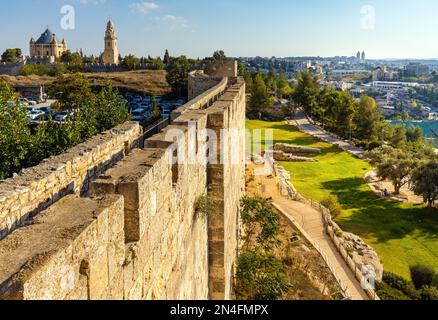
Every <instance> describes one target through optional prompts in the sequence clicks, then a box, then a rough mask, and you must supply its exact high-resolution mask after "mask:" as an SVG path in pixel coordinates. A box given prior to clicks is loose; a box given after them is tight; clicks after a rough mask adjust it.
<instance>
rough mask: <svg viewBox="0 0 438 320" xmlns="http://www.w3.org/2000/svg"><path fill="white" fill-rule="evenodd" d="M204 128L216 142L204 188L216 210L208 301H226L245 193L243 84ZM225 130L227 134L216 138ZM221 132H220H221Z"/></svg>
mask: <svg viewBox="0 0 438 320" xmlns="http://www.w3.org/2000/svg"><path fill="white" fill-rule="evenodd" d="M209 112H210V114H209V119H208V127H209V128H210V129H213V130H214V131H215V132H216V134H217V136H219V137H221V138H220V140H221V141H220V143H219V148H218V149H219V150H218V154H220V155H222V156H223V159H222V160H221V161H220V163H219V164H214V163H209V165H208V188H209V193H210V194H211V196H212V197H213V198H214V200H216V203H217V204H218V206H219V208H220V214H218V215H216V216H212V217H210V219H209V234H210V239H209V255H210V259H209V261H210V282H209V287H210V298H211V299H215V300H221V299H230V298H232V295H233V292H232V289H233V285H232V281H233V277H234V271H235V270H234V263H235V259H236V257H237V248H238V240H239V233H238V230H239V229H240V228H239V223H240V216H239V208H240V199H241V197H242V196H243V195H244V192H245V190H244V189H245V157H244V155H245V83H244V82H243V80H238V82H237V84H236V85H234V86H232V87H230V88H229V89H228V90H227V92H226V93H225V94H224V95H223V96H222V97H221V98H220V100H219V101H218V102H217V103H215V104H214V105H213V107H212V108H211V109H210V110H209ZM223 129H226V130H227V131H226V132H227V134H225V135H223V134H222V136H221V135H220V132H221V130H223ZM222 132H223V131H222Z"/></svg>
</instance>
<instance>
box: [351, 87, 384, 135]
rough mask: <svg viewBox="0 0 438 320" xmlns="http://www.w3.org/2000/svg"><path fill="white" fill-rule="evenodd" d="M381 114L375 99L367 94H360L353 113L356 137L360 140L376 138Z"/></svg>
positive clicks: (381, 118) (381, 119)
mask: <svg viewBox="0 0 438 320" xmlns="http://www.w3.org/2000/svg"><path fill="white" fill-rule="evenodd" d="M382 121H383V117H382V114H381V113H380V110H379V108H378V107H377V104H376V101H375V100H374V99H373V98H371V97H369V96H366V95H365V96H362V97H361V99H360V102H359V105H358V111H357V113H356V115H355V123H356V132H355V135H356V138H358V139H360V140H371V141H373V140H378V135H379V128H380V123H381V122H382Z"/></svg>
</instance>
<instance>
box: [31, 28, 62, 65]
mask: <svg viewBox="0 0 438 320" xmlns="http://www.w3.org/2000/svg"><path fill="white" fill-rule="evenodd" d="M29 47H30V49H29V52H30V58H31V59H36V60H37V59H42V60H44V61H49V62H52V63H53V62H55V59H56V58H59V57H61V55H62V54H63V53H64V52H65V51H67V50H68V48H67V42H66V41H65V39H63V40H62V42H61V41H59V40H58V39H57V38H56V35H55V34H54V33H53V32H52V31H50V29H48V28H47V29H46V31H44V33H42V34H41V36H40V37H39V38H38V40H37V41H35V39H34V38H31V39H30V46H29Z"/></svg>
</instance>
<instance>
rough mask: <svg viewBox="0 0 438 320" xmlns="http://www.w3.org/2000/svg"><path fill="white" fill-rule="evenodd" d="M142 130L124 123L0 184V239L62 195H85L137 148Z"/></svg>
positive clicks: (134, 124) (138, 126)
mask: <svg viewBox="0 0 438 320" xmlns="http://www.w3.org/2000/svg"><path fill="white" fill-rule="evenodd" d="M141 135H142V129H141V127H140V125H139V124H138V123H134V122H127V123H125V124H122V125H120V126H118V127H116V128H114V129H112V130H110V131H107V132H105V133H103V134H100V135H97V136H94V137H93V138H91V139H90V140H88V141H86V142H84V143H82V144H79V145H78V146H76V147H73V148H71V149H69V150H68V151H67V152H65V153H63V154H61V155H59V156H56V157H51V158H49V159H46V160H44V161H43V162H42V163H41V164H39V165H37V166H35V167H33V168H28V169H25V170H23V171H22V172H21V173H20V174H19V175H16V176H14V177H13V178H10V179H7V180H4V181H2V182H0V239H2V238H3V237H4V236H5V235H7V234H8V233H9V232H11V231H12V230H13V229H15V228H16V227H17V226H19V225H20V224H22V223H23V222H24V221H25V220H26V219H27V218H28V217H29V216H32V215H34V214H36V213H38V212H40V211H42V210H44V209H45V208H47V207H48V206H50V205H51V204H53V203H55V202H56V201H57V200H59V199H60V198H62V197H63V196H65V195H67V194H70V193H76V194H85V193H86V192H87V191H88V189H89V185H90V183H91V181H92V180H93V179H95V178H97V177H98V176H99V175H100V174H101V173H103V172H105V171H106V170H107V169H108V168H109V167H111V166H112V165H113V164H114V163H116V162H117V161H119V160H121V159H122V158H123V157H124V155H125V153H127V152H129V150H131V149H132V148H134V147H137V146H139V145H140V144H141V143H142V142H141V141H139V139H141Z"/></svg>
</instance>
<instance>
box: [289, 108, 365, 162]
mask: <svg viewBox="0 0 438 320" xmlns="http://www.w3.org/2000/svg"><path fill="white" fill-rule="evenodd" d="M293 122H295V123H291V122H289V124H291V125H296V126H297V127H298V129H299V130H300V131H302V132H304V133H307V134H309V135H311V136H314V137H315V138H318V139H320V140H322V141H324V142H327V143H331V144H334V145H337V146H338V147H339V148H341V149H342V150H345V151H347V152H349V153H351V154H352V155H354V156H356V157H358V158H364V157H365V155H364V153H365V152H364V150H363V149H361V148H358V147H356V146H354V145H352V144H350V143H348V142H345V141H343V140H341V139H339V138H337V137H335V136H333V135H331V134H330V133H328V132H327V131H325V130H322V129H320V128H318V127H317V126H315V125H314V124H312V123H311V122H310V121H309V119H308V118H307V117H306V115H305V114H304V112H303V111H302V110H298V111H297V112H296V114H295V117H294V121H293Z"/></svg>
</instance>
